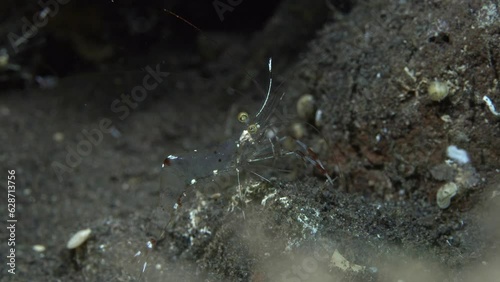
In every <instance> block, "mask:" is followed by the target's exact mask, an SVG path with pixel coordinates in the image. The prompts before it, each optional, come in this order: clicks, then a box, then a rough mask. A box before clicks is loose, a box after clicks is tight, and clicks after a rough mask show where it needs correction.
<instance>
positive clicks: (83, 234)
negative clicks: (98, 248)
mask: <svg viewBox="0 0 500 282" xmlns="http://www.w3.org/2000/svg"><path fill="white" fill-rule="evenodd" d="M90 233H92V230H90V228H87V229H83V230H80V231H78V232H76V233H75V235H73V236H72V237H71V239H69V241H68V243H67V244H66V248H68V249H75V248H78V247H80V246H81V245H82V244H83V243H85V241H87V239H88V238H89V237H90Z"/></svg>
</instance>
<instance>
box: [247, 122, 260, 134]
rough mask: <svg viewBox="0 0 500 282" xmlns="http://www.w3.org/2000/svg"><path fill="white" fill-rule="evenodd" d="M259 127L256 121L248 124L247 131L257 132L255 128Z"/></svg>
mask: <svg viewBox="0 0 500 282" xmlns="http://www.w3.org/2000/svg"><path fill="white" fill-rule="evenodd" d="M258 129H259V126H258V125H257V124H256V123H252V124H250V125H249V126H248V132H249V133H250V134H254V133H257V130H258Z"/></svg>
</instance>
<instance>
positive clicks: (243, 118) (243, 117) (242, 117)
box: [238, 112, 249, 123]
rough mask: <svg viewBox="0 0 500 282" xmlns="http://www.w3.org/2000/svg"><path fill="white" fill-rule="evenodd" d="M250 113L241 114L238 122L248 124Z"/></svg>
mask: <svg viewBox="0 0 500 282" xmlns="http://www.w3.org/2000/svg"><path fill="white" fill-rule="evenodd" d="M248 119H249V117H248V113H247V112H240V113H239V114H238V121H239V122H241V123H247V122H248Z"/></svg>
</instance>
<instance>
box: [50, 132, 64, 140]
mask: <svg viewBox="0 0 500 282" xmlns="http://www.w3.org/2000/svg"><path fill="white" fill-rule="evenodd" d="M52 140H54V141H56V142H62V141H63V140H64V133H62V132H56V133H54V135H52Z"/></svg>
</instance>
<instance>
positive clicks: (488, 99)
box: [483, 96, 500, 117]
mask: <svg viewBox="0 0 500 282" xmlns="http://www.w3.org/2000/svg"><path fill="white" fill-rule="evenodd" d="M483 101H484V102H485V103H486V106H488V108H489V109H490V112H491V113H492V114H494V115H495V116H497V117H499V116H500V113H499V112H497V110H496V108H495V105H493V102H492V101H491V99H490V98H489V97H488V96H483Z"/></svg>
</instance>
